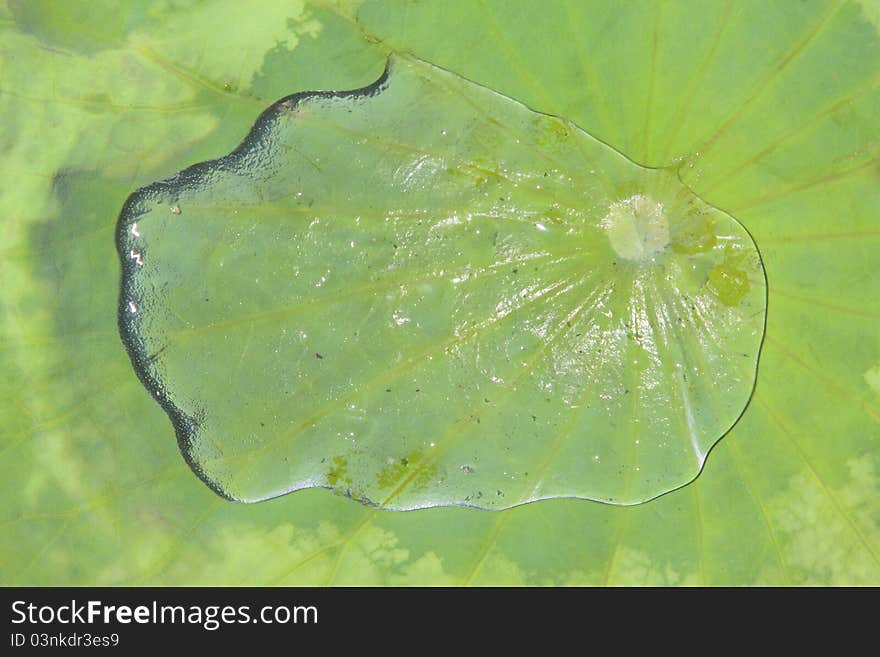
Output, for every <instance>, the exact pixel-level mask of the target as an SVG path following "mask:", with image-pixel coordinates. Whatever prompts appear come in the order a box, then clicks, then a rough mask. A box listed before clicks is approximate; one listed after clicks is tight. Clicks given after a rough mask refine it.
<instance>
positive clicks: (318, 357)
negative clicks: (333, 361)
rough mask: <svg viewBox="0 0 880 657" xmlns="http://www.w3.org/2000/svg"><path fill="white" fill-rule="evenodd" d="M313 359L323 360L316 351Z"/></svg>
mask: <svg viewBox="0 0 880 657" xmlns="http://www.w3.org/2000/svg"><path fill="white" fill-rule="evenodd" d="M315 358H317V359H318V360H324V357H323V356H322V355H321V354H319V353H318V352H317V351H316V352H315Z"/></svg>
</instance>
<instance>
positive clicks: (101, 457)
mask: <svg viewBox="0 0 880 657" xmlns="http://www.w3.org/2000/svg"><path fill="white" fill-rule="evenodd" d="M90 6H91V3H63V4H59V3H49V2H45V3H37V2H27V3H16V2H9V3H8V4H7V5H6V6H5V7H4V8H0V71H2V75H0V113H2V118H3V121H2V128H0V148H2V152H3V154H4V157H3V158H2V160H0V167H2V172H3V174H4V180H6V181H7V182H9V183H10V184H7V185H4V186H3V188H2V190H0V209H2V217H3V226H4V232H3V235H4V238H3V242H2V246H0V278H2V281H3V285H2V286H0V295H2V305H0V306H2V314H0V322H2V324H0V325H2V329H0V367H2V371H3V373H4V382H3V383H2V385H3V395H2V396H0V418H2V419H0V423H2V424H0V429H2V436H0V438H2V441H3V443H2V447H0V449H2V451H3V458H4V460H3V466H2V467H3V475H4V476H3V490H4V500H5V501H6V504H4V508H3V512H2V518H0V522H2V523H3V524H4V532H3V537H4V538H3V539H2V541H0V555H2V556H0V579H2V581H3V583H5V584H89V583H95V584H143V583H153V584H160V583H186V584H206V583H210V584H273V583H274V584H297V583H300V584H333V583H336V584H340V583H348V584H353V583H358V584H401V583H418V584H427V583H434V584H464V583H474V584H481V583H484V584H485V583H493V584H517V583H530V584H548V583H555V584H572V583H591V584H594V583H598V584H601V583H611V584H686V583H693V584H779V583H791V584H804V583H835V584H877V583H878V582H880V529H878V523H880V508H878V503H877V500H878V499H880V495H878V494H880V483H878V467H880V462H878V461H880V458H878V440H880V385H878V378H880V377H878V374H877V372H878V371H880V369H878V368H880V332H878V330H877V325H878V320H880V307H878V302H877V299H878V298H880V279H878V278H877V276H876V271H877V265H878V248H877V240H878V237H880V229H878V227H877V219H876V210H875V208H876V207H878V205H880V184H878V182H880V171H878V160H877V149H878V142H880V139H878V137H880V128H878V124H877V122H876V116H877V115H878V110H880V91H878V86H877V85H878V65H877V62H878V60H880V36H878V17H880V12H878V8H877V4H876V3H875V2H873V0H865V1H862V2H801V3H774V4H769V5H768V4H766V3H759V2H716V1H710V2H663V1H652V2H647V1H645V2H631V3H613V2H598V1H595V2H573V1H572V2H552V3H546V4H543V5H540V4H538V3H525V2H523V3H508V2H497V3H496V2H484V3H472V2H461V3H455V2H450V3H443V5H442V7H441V6H438V5H432V4H430V3H398V2H375V3H372V2H370V3H367V4H364V5H363V6H354V5H349V4H347V3H341V4H338V5H337V4H327V5H321V6H319V5H309V6H304V5H303V4H301V3H296V2H284V3H261V4H260V6H259V8H258V9H254V8H253V7H250V6H248V5H242V4H241V3H232V2H227V1H225V0H214V1H210V2H202V3H195V2H192V3H190V2H160V1H158V0H157V1H156V2H144V3H131V4H126V5H124V6H120V5H115V4H114V5H112V6H110V7H108V8H107V10H106V11H100V10H99V8H95V7H92V8H90ZM83 12H88V13H83ZM83 17H85V18H83ZM98 17H99V18H98ZM551 45H552V47H551ZM389 49H393V50H395V51H409V52H412V53H413V54H414V55H416V56H417V57H419V58H420V59H422V60H425V61H429V62H431V63H432V64H435V65H437V66H441V67H443V68H445V69H447V70H450V71H452V72H454V73H455V74H457V75H459V76H462V77H464V78H466V79H468V80H472V81H474V82H475V83H478V84H480V85H482V86H484V87H486V88H489V89H494V90H497V91H498V92H499V93H502V94H504V95H505V96H507V97H509V98H512V99H515V100H516V101H519V102H522V103H524V104H525V105H527V106H528V107H530V108H532V109H533V110H536V111H539V112H545V113H548V114H553V115H557V116H564V117H566V118H567V119H570V120H571V121H572V122H573V123H574V124H575V125H577V126H578V127H580V128H582V129H584V130H587V131H588V132H589V133H590V134H592V135H594V136H596V137H597V138H599V139H601V140H602V141H604V142H605V143H607V144H609V145H610V146H612V147H613V148H615V149H616V150H618V151H619V152H621V153H623V154H624V155H625V156H627V157H628V158H630V159H631V160H633V161H634V162H637V163H639V164H641V165H645V166H655V167H659V166H670V165H675V166H676V167H678V168H679V169H680V171H681V172H682V177H683V179H684V180H685V182H686V183H687V185H688V186H689V187H690V188H691V189H693V190H694V192H695V193H696V194H697V195H699V196H700V197H701V198H702V199H704V200H705V201H706V202H708V203H710V204H712V205H714V206H716V207H718V208H720V209H721V210H723V211H725V212H726V213H729V214H730V215H732V216H734V217H736V218H737V220H739V221H740V222H741V223H742V225H743V226H745V228H746V229H748V231H749V233H750V234H751V236H752V237H753V238H754V242H755V243H756V245H757V247H758V249H759V250H760V252H761V256H762V260H763V264H764V267H765V270H766V276H767V285H768V305H767V327H766V336H765V341H764V345H763V349H762V354H761V361H760V364H759V368H758V377H757V384H756V388H755V391H754V395H753V398H752V400H751V402H750V404H749V406H748V408H747V409H746V412H745V414H744V415H743V417H742V418H741V419H740V420H739V421H738V422H737V424H736V426H735V427H734V429H733V430H732V431H731V432H730V433H728V434H727V435H726V436H725V437H724V438H723V439H722V440H721V441H720V442H719V443H718V444H717V446H716V447H715V448H714V449H713V450H712V453H711V454H710V455H709V458H708V459H707V461H706V465H705V468H704V469H703V471H702V473H701V474H700V476H699V477H698V478H697V479H696V480H695V481H694V482H693V483H692V484H690V485H687V486H685V487H683V488H680V489H678V490H676V491H674V492H671V493H669V494H667V495H664V496H662V497H660V498H658V499H656V500H654V501H651V502H648V503H645V504H641V505H636V506H632V507H616V506H609V505H603V504H597V503H595V502H590V501H583V500H545V501H541V502H538V503H534V504H528V505H525V506H521V507H518V508H515V509H511V510H508V511H502V512H497V513H485V512H481V511H475V510H470V509H430V510H421V511H413V512H408V513H397V512H391V511H382V510H378V509H368V508H365V507H364V506H362V505H360V504H358V503H357V502H355V501H352V500H349V499H346V498H345V497H343V496H339V495H334V494H333V493H332V492H330V491H327V490H320V489H318V490H308V491H300V492H297V493H294V494H291V495H286V496H283V497H280V498H277V499H274V500H271V501H268V502H263V503H259V504H253V505H243V504H235V503H231V502H228V501H225V500H223V499H221V498H219V497H218V496H216V495H215V494H214V493H213V492H211V491H210V490H209V489H208V488H207V487H205V486H204V485H203V484H202V483H201V482H200V481H199V480H198V479H197V478H196V477H195V476H193V474H192V472H191V470H190V469H189V467H187V465H186V463H185V462H184V460H183V459H182V458H181V457H180V453H179V451H178V447H177V444H176V441H175V436H174V429H173V427H172V426H171V423H170V422H169V421H168V418H167V416H166V415H165V413H163V411H162V410H161V408H159V406H158V405H157V404H155V402H154V401H153V400H152V399H151V398H150V397H149V395H148V394H147V393H146V392H145V391H144V389H143V387H142V385H141V384H140V382H139V381H138V380H137V378H136V377H135V376H134V374H133V372H132V369H131V365H130V363H129V360H128V358H127V356H126V354H125V351H124V349H123V347H122V345H121V344H120V340H119V336H118V332H117V328H116V309H117V301H118V287H119V264H118V259H117V255H116V253H115V248H114V239H113V237H114V225H115V221H116V217H117V214H118V212H119V208H121V207H122V204H123V202H124V201H125V199H126V197H127V196H128V194H129V193H130V192H131V191H132V190H134V189H136V188H138V187H140V186H143V185H146V184H149V183H151V182H152V181H155V180H159V179H162V178H165V177H167V176H169V175H171V174H173V173H174V172H175V171H179V170H181V169H183V168H184V167H186V166H188V165H190V164H194V163H196V162H201V161H205V160H210V159H213V158H217V157H220V156H222V155H224V154H226V153H229V152H230V151H231V150H232V149H233V148H234V147H235V146H236V145H237V144H238V143H239V142H240V141H241V139H242V138H243V137H244V136H245V135H246V134H247V133H248V131H249V129H250V127H251V126H252V125H253V123H254V121H255V120H256V118H257V116H259V114H260V113H261V112H262V111H263V110H265V109H266V108H267V107H268V106H269V105H270V104H271V103H272V102H274V101H275V100H277V99H279V98H281V97H283V96H286V95H288V94H290V93H292V92H295V91H297V90H306V89H329V90H339V89H355V88H359V87H362V86H364V85H367V84H369V83H371V82H373V81H374V80H376V79H377V78H378V77H379V75H380V74H381V72H382V69H383V67H384V65H385V60H386V56H387V54H388V51H389ZM187 216H188V215H187V214H186V208H185V207H184V208H183V213H182V214H181V215H180V216H179V217H176V218H180V219H186V217H187ZM146 257H149V252H148V251H147V252H146ZM316 360H317V359H316ZM327 360H329V359H327ZM321 364H329V363H324V361H323V360H321Z"/></svg>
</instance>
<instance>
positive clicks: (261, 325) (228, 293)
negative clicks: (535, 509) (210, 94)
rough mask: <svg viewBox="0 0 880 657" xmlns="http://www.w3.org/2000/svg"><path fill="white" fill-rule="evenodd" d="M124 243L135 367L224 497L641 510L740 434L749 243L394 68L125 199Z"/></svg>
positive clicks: (594, 155) (608, 160) (463, 87)
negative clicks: (307, 496) (318, 493)
mask: <svg viewBox="0 0 880 657" xmlns="http://www.w3.org/2000/svg"><path fill="white" fill-rule="evenodd" d="M117 241H118V247H119V252H120V255H121V257H122V263H123V280H122V292H121V296H120V326H121V330H122V334H123V338H124V341H125V343H126V346H127V348H128V350H129V353H130V355H131V357H132V360H133V362H134V364H135V367H136V369H137V371H138V373H139V375H140V377H141V379H142V380H143V381H144V383H145V384H146V385H147V387H148V388H149V390H150V391H151V393H152V394H153V395H154V396H155V398H156V399H157V400H158V401H159V402H160V403H161V404H162V406H163V407H164V408H165V410H166V411H167V412H168V413H169V415H170V416H171V418H172V420H173V422H174V424H175V427H176V430H177V435H178V439H179V441H180V445H181V449H182V450H183V453H184V455H185V457H186V458H187V460H188V462H189V463H190V465H191V466H192V467H193V468H194V470H195V471H196V472H197V473H198V474H199V475H200V476H201V477H202V478H203V479H204V480H205V481H206V482H207V483H208V484H209V485H211V486H212V487H213V488H214V489H215V490H216V491H218V492H219V493H221V494H223V495H225V496H227V497H229V498H232V499H236V500H244V501H257V500H263V499H267V498H270V497H274V496H277V495H281V494H284V493H287V492H290V491H293V490H297V489H301V488H305V487H312V486H326V487H331V488H334V489H336V490H338V491H340V492H342V493H345V494H349V495H351V496H353V497H356V498H358V499H360V500H362V501H364V502H368V503H371V504H376V505H380V506H383V507H386V508H392V509H411V508H417V507H426V506H434V505H472V506H477V507H483V508H504V507H509V506H513V505H516V504H520V503H523V502H528V501H531V500H537V499H541V498H547V497H558V496H574V497H583V498H590V499H595V500H602V501H606V502H613V503H619V504H628V503H636V502H640V501H644V500H647V499H650V498H652V497H655V496H657V495H660V494H662V493H664V492H666V491H669V490H671V489H673V488H675V487H678V486H680V485H682V484H684V483H686V482H688V481H690V480H692V479H693V478H694V477H695V476H696V475H697V474H698V472H699V470H700V468H701V467H702V466H703V463H704V460H705V458H706V454H707V452H708V451H709V449H710V448H711V447H712V445H713V444H714V443H715V442H716V441H717V440H718V439H719V438H720V437H721V436H722V435H723V434H724V433H725V432H726V431H727V430H728V429H729V428H730V427H731V425H732V424H733V423H734V422H735V421H736V419H737V418H738V417H739V415H740V413H741V412H742V410H743V408H744V407H745V405H746V404H747V402H748V399H749V396H750V394H751V390H752V386H753V382H754V377H755V369H756V362H757V357H758V351H759V347H760V343H761V339H762V331H763V325H764V312H765V279H764V272H763V269H762V265H761V261H760V259H759V257H758V253H757V251H756V249H755V245H754V244H753V243H752V241H751V239H750V238H749V236H748V234H747V233H746V231H745V230H744V229H743V228H742V226H740V225H739V224H738V223H737V222H736V221H735V220H734V219H733V218H732V217H730V216H729V215H727V214H725V213H724V212H721V211H720V210H718V209H716V208H713V207H711V206H709V205H707V204H706V203H704V202H703V201H702V200H701V199H699V198H697V197H696V196H695V195H694V194H693V193H691V192H690V191H689V190H688V188H686V187H685V186H684V185H683V184H681V182H680V181H679V180H678V178H677V176H676V174H675V172H674V171H672V170H663V169H646V168H643V167H640V166H637V165H636V164H634V163H632V162H631V161H629V160H627V159H626V158H625V157H623V156H622V155H620V154H619V153H617V152H616V151H614V150H612V149H611V148H609V147H608V146H606V145H604V144H602V143H600V142H598V141H596V140H595V139H593V138H591V137H590V136H589V135H588V134H586V133H585V132H583V131H581V130H580V129H578V128H577V127H575V126H574V125H572V124H571V123H570V122H568V121H566V120H564V119H561V118H558V117H554V116H548V115H544V114H539V113H536V112H533V111H531V110H530V109H528V108H527V107H525V106H523V105H521V104H519V103H517V102H516V101H514V100H511V99H510V98H506V97H504V96H501V95H499V94H497V93H495V92H493V91H491V90H489V89H486V88H484V87H481V86H479V85H477V84H474V83H471V82H469V81H467V80H464V79H462V78H460V77H458V76H456V75H454V74H452V73H450V72H447V71H444V70H441V69H438V68H436V67H434V66H431V65H430V64H427V63H425V62H421V61H418V60H415V59H412V58H404V57H400V56H395V57H393V58H392V59H391V60H390V62H389V67H388V70H387V71H386V73H385V75H383V76H382V78H381V79H380V80H379V81H377V82H376V83H375V84H373V85H371V86H370V87H367V88H365V89H362V90H357V91H353V92H345V93H304V94H298V95H295V96H291V97H289V98H287V99H284V100H282V101H280V102H279V103H276V104H275V105H273V106H272V107H271V108H270V109H268V110H267V111H266V112H265V113H264V114H263V115H262V116H261V117H260V118H259V120H258V121H257V124H256V125H255V127H254V129H253V131H252V132H251V134H250V135H249V136H248V138H247V139H246V140H245V142H244V143H243V144H242V145H241V146H240V147H239V148H237V149H236V150H235V151H234V152H233V153H232V154H230V155H228V156H226V157H224V158H221V159H219V160H216V161H212V162H206V163H203V164H199V165H196V166H194V167H192V168H190V169H187V170H185V171H183V172H181V173H180V174H178V175H177V176H175V177H174V178H171V179H169V180H166V181H163V182H159V183H155V184H153V185H150V186H149V187H146V188H144V189H141V190H139V191H138V192H136V193H135V194H134V195H132V197H130V198H129V200H128V201H127V203H126V205H125V207H124V209H123V212H122V215H121V217H120V220H119V226H118V231H117ZM132 254H136V256H132ZM132 308H134V309H136V310H135V311H133V310H132Z"/></svg>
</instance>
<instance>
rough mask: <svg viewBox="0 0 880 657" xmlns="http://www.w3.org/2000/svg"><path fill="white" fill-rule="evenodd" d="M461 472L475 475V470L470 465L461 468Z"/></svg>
mask: <svg viewBox="0 0 880 657" xmlns="http://www.w3.org/2000/svg"><path fill="white" fill-rule="evenodd" d="M461 471H462V472H464V473H465V474H473V473H474V469H473V468H472V467H471V466H469V465H463V466H461Z"/></svg>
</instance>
